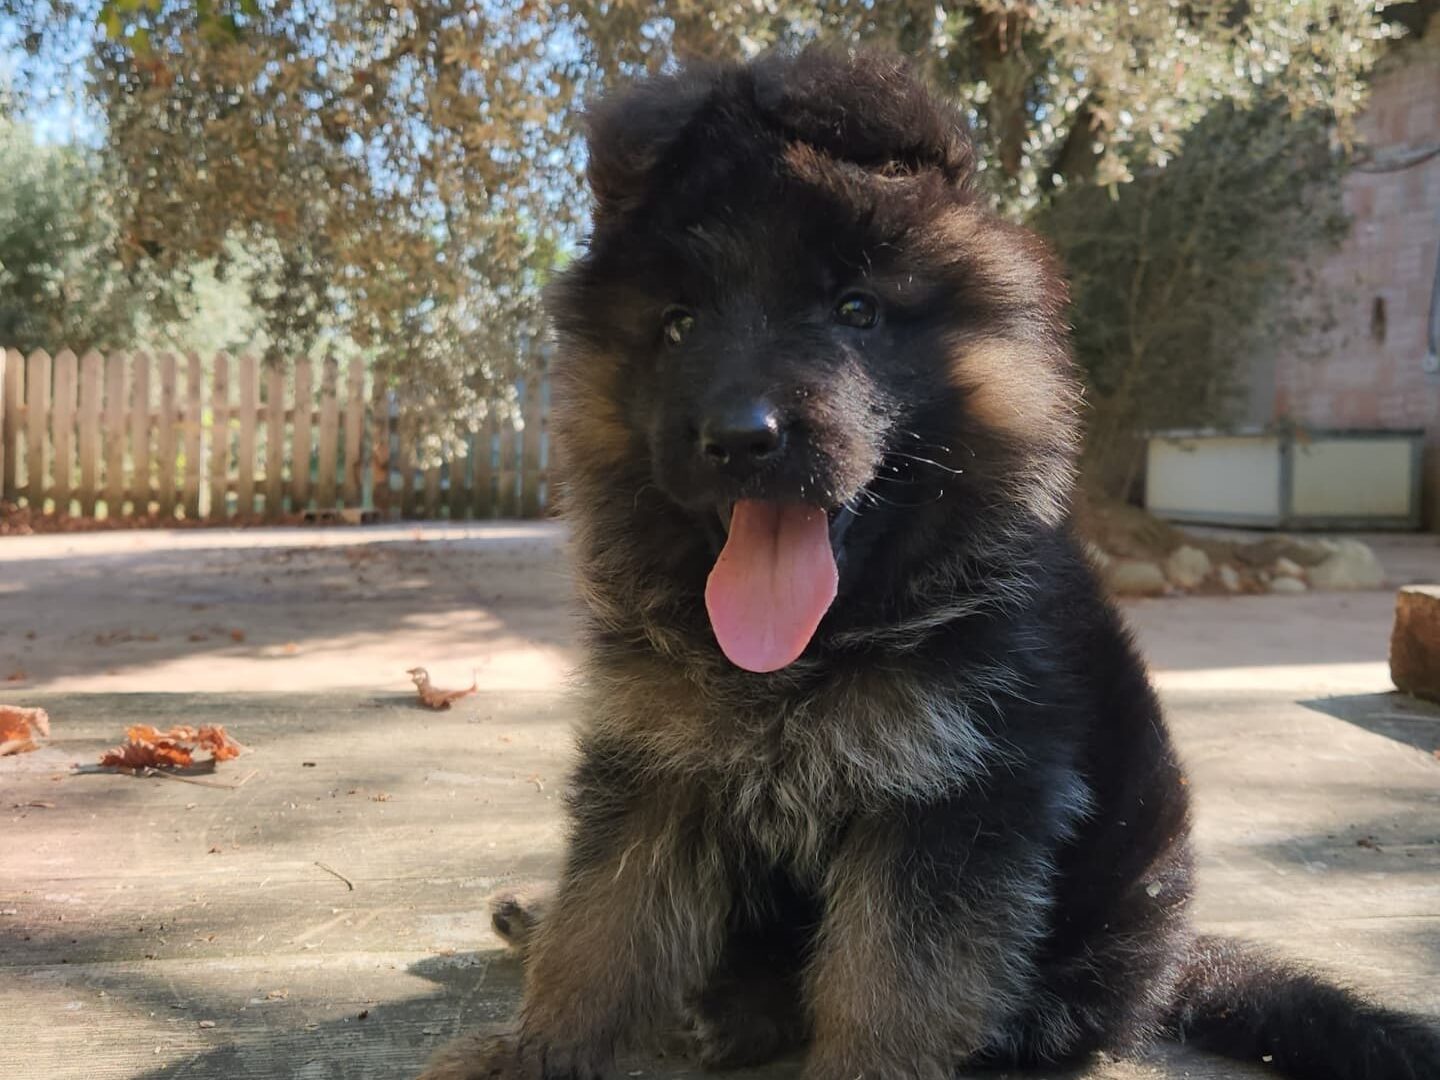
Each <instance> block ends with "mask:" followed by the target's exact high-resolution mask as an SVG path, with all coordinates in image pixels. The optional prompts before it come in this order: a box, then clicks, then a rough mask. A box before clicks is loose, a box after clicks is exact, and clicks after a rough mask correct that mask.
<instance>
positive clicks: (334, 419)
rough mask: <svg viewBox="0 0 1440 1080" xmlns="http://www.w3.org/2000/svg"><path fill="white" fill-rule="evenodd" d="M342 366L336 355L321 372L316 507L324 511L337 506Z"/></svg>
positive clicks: (330, 357)
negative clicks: (338, 389)
mask: <svg viewBox="0 0 1440 1080" xmlns="http://www.w3.org/2000/svg"><path fill="white" fill-rule="evenodd" d="M339 374H340V365H339V364H337V363H336V362H335V358H334V357H333V356H327V357H326V358H325V362H324V365H323V366H322V367H321V369H320V453H319V461H318V463H317V473H316V478H315V484H316V487H315V505H316V506H317V507H318V508H319V509H321V510H332V509H334V507H335V455H336V453H337V451H338V450H339V449H340V445H339V438H340V403H339V401H338V400H336V397H335V384H336V382H337V380H338V378H339Z"/></svg>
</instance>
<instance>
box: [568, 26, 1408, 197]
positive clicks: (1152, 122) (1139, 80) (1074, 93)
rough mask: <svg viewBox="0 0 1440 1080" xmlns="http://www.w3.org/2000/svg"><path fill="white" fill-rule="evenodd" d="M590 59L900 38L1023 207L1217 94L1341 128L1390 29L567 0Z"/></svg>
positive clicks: (1146, 146)
mask: <svg viewBox="0 0 1440 1080" xmlns="http://www.w3.org/2000/svg"><path fill="white" fill-rule="evenodd" d="M572 6H573V7H574V9H575V10H576V11H577V12H578V13H579V15H580V17H581V19H582V21H583V23H584V32H585V35H586V37H587V39H588V40H589V41H590V42H591V43H592V45H593V48H594V51H595V58H596V62H597V64H598V65H599V66H600V67H601V68H602V69H604V70H606V71H611V72H625V71H629V70H633V69H636V68H640V69H649V70H654V69H656V68H659V67H662V66H663V65H664V64H666V63H667V62H669V61H670V59H671V58H672V57H674V56H676V55H680V56H684V55H689V54H700V55H715V54H720V55H727V54H728V55H745V54H749V53H753V52H755V51H757V50H758V49H760V48H762V47H764V46H767V45H771V44H776V43H794V42H803V41H806V40H810V39H813V38H816V37H823V38H825V39H827V40H833V41H841V42H849V43H855V44H863V43H871V44H879V45H885V46H898V47H899V48H900V49H902V50H903V51H904V52H905V53H906V54H907V55H912V56H915V57H916V58H917V60H918V62H919V63H920V65H921V66H922V67H923V68H924V69H926V71H927V73H928V74H930V75H931V76H932V78H933V79H934V80H935V82H936V83H937V84H938V85H940V86H942V87H944V88H945V89H946V90H947V91H949V92H950V93H952V94H954V95H955V96H957V97H958V98H959V99H960V100H962V101H964V102H967V103H969V105H970V120H971V124H972V126H973V129H974V133H975V137H976V141H977V143H978V146H979V149H980V152H981V160H982V167H983V168H984V169H985V172H986V181H987V184H988V185H989V188H990V190H991V192H992V194H993V196H994V197H995V199H996V201H997V202H998V203H999V205H1000V206H1001V207H1002V208H1003V209H1005V210H1006V211H1007V212H1009V213H1010V214H1012V215H1013V216H1017V217H1019V216H1023V215H1025V214H1027V213H1029V212H1031V211H1032V210H1033V209H1034V208H1035V207H1036V206H1037V205H1039V204H1040V203H1042V202H1043V201H1044V199H1045V198H1046V197H1047V195H1048V193H1049V192H1051V191H1053V190H1055V189H1057V188H1059V187H1063V186H1065V185H1067V184H1075V183H1096V184H1100V185H1111V184H1119V183H1124V182H1126V181H1128V180H1130V179H1131V178H1132V177H1133V175H1134V174H1135V172H1136V170H1138V169H1140V168H1143V167H1145V166H1148V165H1151V164H1163V163H1164V162H1165V161H1166V160H1168V158H1169V157H1170V156H1173V155H1174V154H1175V153H1176V152H1178V151H1179V149H1180V147H1181V145H1182V144H1183V141H1184V137H1185V133H1186V132H1187V131H1189V130H1190V129H1191V128H1192V127H1193V126H1194V125H1195V124H1196V123H1198V122H1199V121H1200V120H1201V119H1202V118H1203V117H1204V116H1205V115H1207V114H1208V112H1209V111H1210V110H1211V109H1212V108H1213V107H1214V106H1216V105H1217V104H1220V103H1223V102H1233V103H1237V104H1240V105H1249V104H1252V103H1257V102H1262V101H1265V100H1268V99H1270V98H1272V97H1276V96H1278V97H1279V98H1281V99H1282V100H1283V101H1284V103H1285V107H1286V109H1287V110H1288V111H1289V113H1290V115H1291V116H1295V117H1298V116H1300V115H1305V114H1316V113H1318V114H1321V115H1324V116H1326V117H1328V118H1329V119H1330V121H1331V122H1332V123H1334V124H1335V125H1336V126H1337V130H1338V131H1339V132H1340V133H1341V134H1342V136H1343V135H1345V133H1347V132H1348V131H1349V127H1350V123H1351V121H1352V120H1353V118H1354V115H1355V113H1356V111H1357V109H1358V108H1359V106H1360V104H1361V103H1362V101H1363V97H1364V86H1365V77H1366V74H1367V72H1368V71H1369V69H1370V67H1371V65H1372V64H1373V63H1374V61H1375V59H1376V57H1377V56H1378V55H1379V51H1380V49H1381V48H1382V47H1383V44H1384V42H1385V41H1386V40H1387V39H1388V38H1390V37H1391V36H1392V35H1393V33H1394V31H1393V29H1392V27H1391V26H1390V25H1389V24H1388V23H1386V22H1385V21H1384V20H1383V19H1382V18H1381V15H1382V12H1383V8H1384V6H1385V5H1384V4H1383V3H1375V2H1374V0H1249V2H1247V3H1244V4H1237V3H1234V2H1233V0H1201V2H1198V3H1184V4H1182V3H1176V2H1175V0H1130V2H1127V3H1120V2H1109V3H1075V2H1074V0H968V2H964V3H955V4H943V5H942V4H934V3H928V2H925V0H895V2H886V3H878V2H876V3H867V2H859V3H857V2H855V0H821V2H820V3H797V2H787V0H761V2H758V3H753V4H729V5H714V4H704V3H700V2H698V0H658V2H657V0H576V2H575V3H574V4H573V5H572Z"/></svg>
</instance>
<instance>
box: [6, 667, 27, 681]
mask: <svg viewBox="0 0 1440 1080" xmlns="http://www.w3.org/2000/svg"><path fill="white" fill-rule="evenodd" d="M25 678H26V676H25V669H24V668H16V669H15V670H14V671H12V672H10V674H9V675H6V676H5V681H6V682H24V681H25Z"/></svg>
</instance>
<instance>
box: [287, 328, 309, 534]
mask: <svg viewBox="0 0 1440 1080" xmlns="http://www.w3.org/2000/svg"><path fill="white" fill-rule="evenodd" d="M310 376H311V368H310V361H309V359H308V358H306V357H303V356H302V357H300V359H298V360H296V361H295V409H294V414H293V415H294V423H295V438H294V441H293V442H292V443H291V444H290V509H291V511H292V512H295V513H298V512H300V511H301V510H304V509H305V507H306V506H308V505H309V504H310V446H311V428H312V426H313V424H314V421H315V413H314V408H315V400H314V396H315V395H314V389H313V387H312V386H311V385H310Z"/></svg>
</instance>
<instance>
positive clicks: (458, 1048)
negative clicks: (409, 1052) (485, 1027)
mask: <svg viewBox="0 0 1440 1080" xmlns="http://www.w3.org/2000/svg"><path fill="white" fill-rule="evenodd" d="M418 1080H531V1074H529V1073H527V1072H526V1070H525V1067H524V1066H523V1065H522V1064H521V1061H520V1054H519V1051H518V1050H517V1049H516V1046H515V1040H514V1039H511V1038H506V1037H501V1036H496V1035H465V1036H462V1037H461V1038H459V1039H456V1040H455V1041H454V1042H452V1043H449V1044H447V1045H445V1046H442V1047H441V1048H440V1049H439V1050H437V1051H436V1052H435V1056H434V1057H432V1058H431V1059H430V1062H429V1064H427V1065H426V1066H425V1071H424V1072H423V1073H421V1074H420V1076H419V1078H418ZM533 1080H540V1076H539V1074H538V1073H536V1074H535V1075H534V1077H533Z"/></svg>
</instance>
